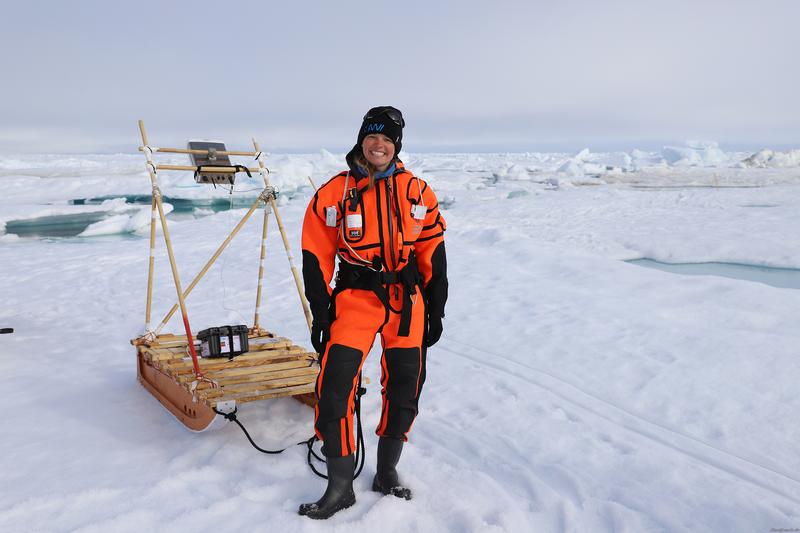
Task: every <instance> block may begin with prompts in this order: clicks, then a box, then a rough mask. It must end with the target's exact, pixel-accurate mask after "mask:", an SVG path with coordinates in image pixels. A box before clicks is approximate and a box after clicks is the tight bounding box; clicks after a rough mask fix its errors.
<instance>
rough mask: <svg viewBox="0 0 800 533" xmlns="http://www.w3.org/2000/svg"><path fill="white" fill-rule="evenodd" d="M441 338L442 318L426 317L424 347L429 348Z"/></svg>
mask: <svg viewBox="0 0 800 533" xmlns="http://www.w3.org/2000/svg"><path fill="white" fill-rule="evenodd" d="M441 336H442V317H440V316H428V334H427V335H426V336H425V346H427V347H428V348H430V347H431V346H433V345H434V344H436V343H437V342H438V341H439V337H441Z"/></svg>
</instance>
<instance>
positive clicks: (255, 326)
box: [253, 203, 269, 331]
mask: <svg viewBox="0 0 800 533" xmlns="http://www.w3.org/2000/svg"><path fill="white" fill-rule="evenodd" d="M268 223H269V204H266V203H265V204H264V223H263V225H262V227H261V257H260V258H259V261H258V288H257V289H256V312H255V316H254V317H253V329H254V330H256V331H257V330H258V329H260V328H261V325H260V323H259V320H260V314H261V312H260V309H261V286H262V284H263V280H264V258H265V257H266V255H267V225H268Z"/></svg>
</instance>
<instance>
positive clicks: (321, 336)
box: [311, 320, 331, 355]
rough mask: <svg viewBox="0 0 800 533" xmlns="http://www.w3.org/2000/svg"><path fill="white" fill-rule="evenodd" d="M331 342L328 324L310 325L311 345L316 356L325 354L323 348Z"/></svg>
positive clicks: (314, 323) (315, 323) (316, 323)
mask: <svg viewBox="0 0 800 533" xmlns="http://www.w3.org/2000/svg"><path fill="white" fill-rule="evenodd" d="M329 340H331V325H330V323H328V322H317V321H316V320H315V321H314V322H312V323H311V345H312V346H314V350H316V351H317V353H318V354H320V355H322V354H323V353H325V346H326V345H327V344H328V341H329Z"/></svg>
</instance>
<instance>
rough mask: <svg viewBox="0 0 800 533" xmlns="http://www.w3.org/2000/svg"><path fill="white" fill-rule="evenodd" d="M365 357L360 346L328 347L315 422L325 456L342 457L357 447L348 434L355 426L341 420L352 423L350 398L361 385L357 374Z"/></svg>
mask: <svg viewBox="0 0 800 533" xmlns="http://www.w3.org/2000/svg"><path fill="white" fill-rule="evenodd" d="M363 357H364V354H363V353H361V352H360V351H359V350H356V349H355V348H350V347H349V346H343V345H341V344H334V345H332V346H331V347H330V348H329V349H328V352H327V355H326V360H325V361H324V368H325V372H324V374H323V376H322V395H321V397H320V399H319V403H318V404H317V409H318V416H317V425H316V430H317V432H318V433H319V434H321V435H322V438H323V440H324V442H325V443H324V446H323V450H322V451H323V453H324V454H325V455H326V456H329V457H339V456H343V455H349V454H351V453H353V452H354V451H355V450H352V449H351V446H350V442H349V438H348V435H349V434H350V432H351V431H352V430H353V428H351V427H342V424H345V425H348V424H349V422H348V416H347V414H348V413H347V411H348V409H349V404H350V402H349V399H350V397H351V395H352V394H354V392H353V391H354V389H355V388H356V387H357V386H358V383H357V380H356V375H357V374H358V367H359V365H360V364H361V360H362V359H363ZM350 420H352V418H350ZM345 452H346V453H345Z"/></svg>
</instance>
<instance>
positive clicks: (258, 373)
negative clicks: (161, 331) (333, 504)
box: [131, 330, 319, 431]
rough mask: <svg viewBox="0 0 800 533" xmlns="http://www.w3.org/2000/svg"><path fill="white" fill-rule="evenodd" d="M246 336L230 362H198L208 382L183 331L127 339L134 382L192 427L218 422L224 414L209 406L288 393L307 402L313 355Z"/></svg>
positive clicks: (311, 399) (226, 408) (226, 407)
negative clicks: (196, 365)
mask: <svg viewBox="0 0 800 533" xmlns="http://www.w3.org/2000/svg"><path fill="white" fill-rule="evenodd" d="M248 340H249V344H250V351H248V352H246V353H243V354H241V355H238V356H236V357H234V358H233V359H232V360H229V359H228V358H227V357H220V358H213V359H201V360H200V368H201V370H202V371H203V375H204V376H205V377H206V378H208V379H209V380H211V382H208V381H202V382H198V381H197V380H196V378H195V375H194V371H193V365H192V361H191V359H190V358H189V357H188V355H187V353H188V345H187V343H186V336H185V335H170V334H165V335H159V336H158V338H156V339H155V340H152V341H147V340H145V339H142V338H139V339H135V340H133V341H131V343H132V344H133V345H134V346H136V352H137V374H138V378H139V382H140V383H141V384H142V385H143V386H144V387H145V388H146V389H147V390H148V391H149V392H150V393H151V394H152V395H153V396H155V398H156V399H157V400H158V401H159V402H161V404H162V405H163V406H164V407H165V408H166V409H167V410H168V411H169V412H170V413H172V414H173V415H174V416H175V418H177V419H178V420H179V421H180V422H182V423H183V424H184V425H185V426H186V427H187V428H189V429H190V430H192V431H204V430H206V429H213V428H214V427H218V426H220V425H222V423H223V422H224V418H223V417H222V416H221V415H219V414H217V413H216V412H215V411H214V409H217V410H218V411H221V412H224V413H229V412H231V411H233V409H234V408H235V407H236V406H237V405H239V404H242V403H245V402H252V401H256V400H264V399H267V398H279V397H283V396H292V397H294V398H295V399H297V400H299V401H301V402H303V403H305V404H307V405H311V406H313V405H314V403H315V401H316V399H315V395H314V386H315V383H316V379H317V374H318V373H319V367H318V365H317V362H316V358H317V354H316V353H314V352H308V351H307V350H306V349H305V348H303V347H301V346H296V345H294V344H293V343H292V341H291V340H289V339H286V338H283V337H277V336H275V335H273V334H272V333H269V332H266V331H264V330H259V331H251V332H250V335H248Z"/></svg>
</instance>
